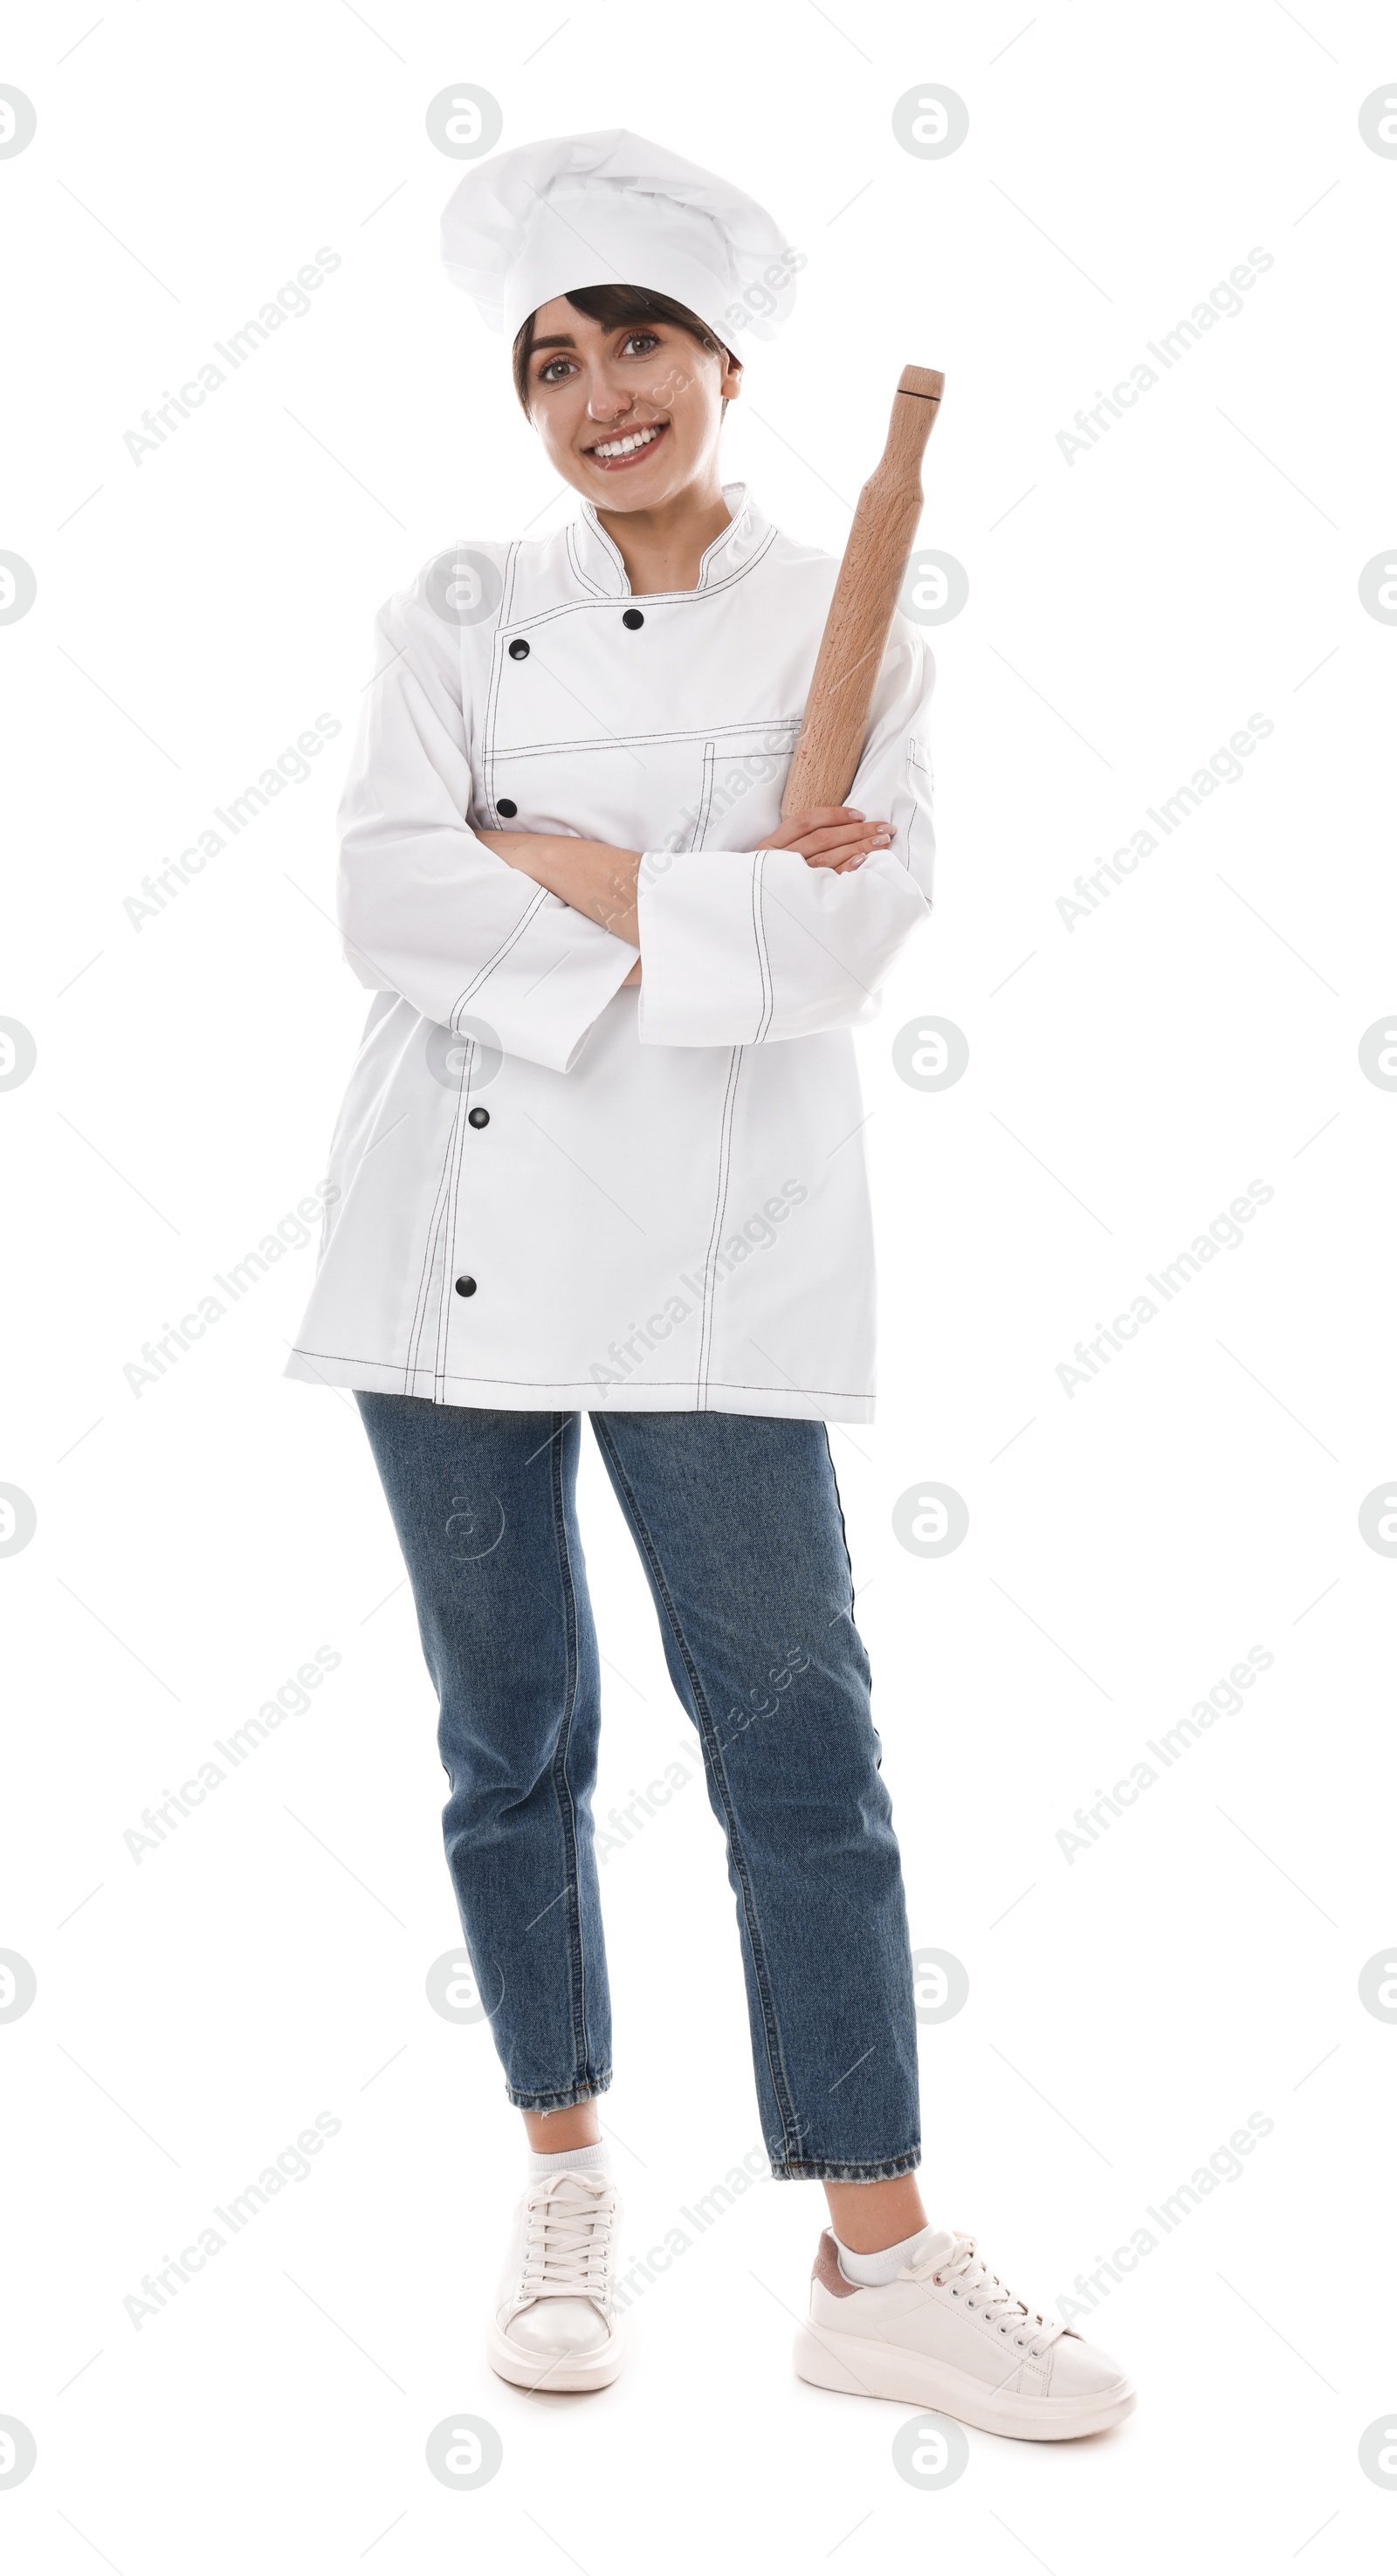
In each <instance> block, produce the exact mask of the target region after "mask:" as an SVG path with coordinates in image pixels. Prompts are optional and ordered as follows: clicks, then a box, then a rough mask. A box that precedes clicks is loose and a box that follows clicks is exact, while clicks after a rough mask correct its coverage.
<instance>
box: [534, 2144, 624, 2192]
mask: <svg viewBox="0 0 1397 2576" xmlns="http://www.w3.org/2000/svg"><path fill="white" fill-rule="evenodd" d="M610 2171H611V2149H610V2147H609V2146H608V2145H607V2143H606V2140H605V2139H604V2138H599V2139H598V2140H597V2143H596V2145H595V2146H594V2147H564V2149H563V2152H562V2154H561V2155H560V2156H536V2155H535V2154H534V2152H533V2149H532V2148H530V2150H529V2180H530V2182H546V2181H547V2179H548V2177H549V2175H550V2174H557V2173H604V2174H609V2173H610Z"/></svg>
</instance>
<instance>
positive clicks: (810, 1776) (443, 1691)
mask: <svg viewBox="0 0 1397 2576" xmlns="http://www.w3.org/2000/svg"><path fill="white" fill-rule="evenodd" d="M356 1402H357V1403H358V1406H359V1410H360V1413H361V1414H362V1416H363V1419H364V1425H365V1429H366V1430H367V1432H368V1436H369V1441H370V1444H371V1446H372V1449H373V1453H374V1458H375V1462H376V1464H377V1467H378V1471H379V1475H380V1477H381V1479H382V1482H383V1487H384V1491H385V1493H386V1495H387V1498H388V1506H389V1509H390V1511H391V1512H392V1515H393V1519H394V1522H395V1524H396V1527H397V1532H398V1537H399V1539H400V1541H401V1543H402V1549H403V1555H404V1557H405V1559H406V1562H407V1568H408V1573H409V1576H410V1578H411V1582H412V1589H413V1595H414V1599H415V1601H416V1605H417V1619H418V1629H419V1633H420V1636H421V1639H422V1647H423V1652H424V1654H425V1656H426V1659H427V1669H428V1671H429V1672H430V1674H431V1676H432V1680H433V1682H434V1684H435V1686H436V1691H437V1696H438V1699H439V1701H440V1704H441V1725H440V1732H439V1736H438V1742H439V1745H440V1749H441V1759H442V1764H443V1767H444V1769H445V1772H446V1776H447V1779H448V1781H449V1783H450V1795H449V1797H448V1800H447V1804H446V1808H445V1811H444V1817H443V1822H444V1826H445V1834H446V1857H447V1865H448V1867H449V1869H450V1871H451V1877H452V1882H453V1885H454V1887H455V1892H456V1901H457V1905H458V1908H459V1911H460V1917H461V1928H462V1931H463V1932H464V1934H465V1939H466V1945H467V1948H468V1950H469V1952H470V1957H471V1964H472V1967H473V1968H474V1971H475V1976H476V1980H477V1983H478V1985H479V1988H480V1993H481V1997H482V1999H483V2001H484V2003H485V2005H486V2009H487V2011H488V2012H489V2014H490V2021H491V2028H492V2030H493V2033H494V2039H495V2046H496V2048H497V2050H498V2052H499V2055H500V2059H501V2062H502V2064H503V2067H504V2072H505V2090H506V2092H507V2094H508V2096H509V2099H510V2101H511V2102H514V2103H517V2104H518V2105H519V2106H520V2108H521V2109H523V2110H526V2111H553V2110H560V2109H562V2108H563V2107H564V2106H565V2105H567V2104H569V2103H573V2102H582V2101H586V2100H587V2099H588V2098H589V2096H590V2095H592V2094H594V2093H601V2092H604V2091H605V2089H606V2087H607V2086H608V2084H609V2083H610V2081H611V2008H610V2001H609V1996H608V1992H607V1976H606V1953H605V1948H604V1944H603V1939H602V1923H601V1910H600V1901H599V1895H598V1887H597V1866H596V1859H595V1855H594V1851H593V1840H592V1810H591V1802H592V1790H593V1785H594V1782H595V1779H596V1769H597V1742H598V1733H599V1725H600V1689H599V1675H598V1660H597V1641H596V1634H595V1631H594V1628H593V1625H592V1613H591V1605H590V1602H589V1601H588V1597H587V1583H586V1572H585V1568H584V1564H583V1557H582V1548H581V1543H580V1540H579V1536H578V1527H577V1518H576V1483H577V1462H578V1456H579V1453H580V1449H581V1439H582V1418H581V1415H580V1414H577V1413H505V1412H494V1411H482V1410H477V1409H475V1408H471V1407H466V1406H460V1405H436V1404H431V1403H429V1402H428V1401H426V1399H424V1398H422V1397H419V1396H405V1395H371V1394H359V1395H358V1396H357V1397H356ZM588 1418H589V1420H590V1422H591V1425H592V1429H593V1431H594V1432H595V1434H596V1438H597V1442H598V1444H599V1446H600V1449H601V1453H602V1457H603V1459H604V1460H605V1463H606V1469H607V1473H608V1474H609V1476H610V1478H611V1482H612V1485H613V1486H614V1488H615V1491H616V1496H617V1500H618V1501H619V1503H620V1505H621V1509H622V1511H623V1512H624V1514H625V1516H626V1519H627V1522H628V1523H629V1526H630V1530H631V1534H632V1536H633V1538H634V1540H635V1543H636V1546H637V1548H638V1549H639V1551H640V1556H641V1561H642V1563H643V1565H644V1567H645V1572H646V1575H647V1577H648V1579H649V1584H650V1589H651V1592H652V1594H653V1595H654V1600H655V1607H656V1610H657V1612H658V1614H659V1621H660V1630H661V1635H662V1637H663V1640H664V1649H665V1656H666V1660H667V1662H668V1665H669V1670H670V1676H671V1679H672V1680H673V1683H674V1687H675V1690H676V1691H677V1693H678V1695H679V1697H680V1699H681V1700H682V1702H683V1704H684V1707H685V1709H686V1710H687V1711H688V1714H689V1717H690V1718H691V1720H692V1721H693V1724H694V1726H695V1727H696V1728H697V1730H698V1734H699V1738H700V1740H701V1743H702V1747H703V1758H704V1766H705V1774H706V1778H707V1784H708V1796H709V1801H710V1804H711V1805H712V1808H713V1811H714V1814H715V1815H716V1816H717V1818H718V1821H719V1823H720V1825H721V1826H722V1828H723V1833H724V1836H725V1838H726V1842H727V1855H728V1877H729V1880H730V1882H731V1885H732V1889H733V1894H734V1896H735V1898H736V1900H737V1921H738V1930H739V1934H740V1937H741V1943H742V1962H743V1968H744V1972H745V1976H746V1987H747V2004H748V2012H749V2017H750V2022H751V2035H752V2055H753V2062H754V2065H755V2069H756V2082H757V2097H758V2102H759V2105H760V2110H761V2120H762V2131H763V2135H764V2137H765V2140H766V2147H767V2153H768V2155H769V2156H770V2159H771V2165H772V2171H773V2172H774V2173H775V2174H778V2175H781V2176H782V2177H802V2178H804V2177H809V2176H819V2177H822V2178H825V2179H827V2180H829V2181H838V2182H872V2181H877V2180H881V2179H883V2178H884V2177H886V2176H888V2175H892V2174H901V2173H910V2172H911V2171H912V2170H913V2168H914V2167H915V2166H916V2165H918V2164H919V2163H920V2161H921V2137H920V2122H919V2115H918V2099H917V2032H916V2019H915V2014H914V2008H913V1994H912V1969H911V1958H910V1952H909V1945H908V1934H907V1915H906V1908H905V1904H904V1900H903V1888H902V1870H901V1863H900V1861H899V1858H898V1848H897V1841H896V1837H895V1835H894V1833H893V1828H892V1808H891V1802H890V1800H889V1797H888V1793H887V1790H886V1788H885V1787H884V1785H883V1779H882V1774H881V1770H880V1767H879V1762H880V1751H881V1747H880V1744H879V1739H878V1735H877V1733H876V1731H875V1729H874V1725H873V1721H872V1717H871V1714H870V1710H869V1666H868V1657H867V1655H866V1654H865V1652H864V1647H863V1641H862V1639H861V1638H860V1636H859V1633H858V1630H857V1628H856V1627H855V1625H854V1611H853V1581H852V1576H851V1573H850V1567H849V1556H848V1550H847V1547H846V1545H845V1540H844V1520H843V1514H842V1512H841V1509H840V1504H839V1494H838V1488H837V1486H836V1484H835V1477H834V1466H833V1462H832V1460H831V1458H830V1451H829V1436H828V1433H827V1431H826V1429H825V1426H824V1424H823V1422H804V1421H794V1422H792V1421H784V1420H776V1419H774V1418H771V1417H769V1416H766V1415H756V1416H752V1415H744V1414H731V1413H596V1414H591V1415H589V1417H588Z"/></svg>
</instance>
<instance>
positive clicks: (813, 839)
mask: <svg viewBox="0 0 1397 2576" xmlns="http://www.w3.org/2000/svg"><path fill="white" fill-rule="evenodd" d="M891 838H892V835H891V833H890V832H888V831H887V830H886V828H881V829H877V830H874V829H870V827H869V826H868V825H867V824H865V825H864V826H863V828H862V829H861V830H859V831H857V832H851V831H848V830H847V829H846V830H844V831H831V832H808V833H806V834H805V835H804V837H803V838H802V839H801V840H800V842H799V843H798V844H797V847H798V848H799V850H800V854H801V856H802V858H806V859H813V858H822V857H824V856H825V855H826V854H827V853H830V852H832V853H834V854H835V855H836V856H838V857H840V858H847V857H848V855H849V852H850V851H851V850H868V849H872V848H874V847H875V845H879V844H881V845H883V846H886V844H887V842H888V841H889V840H890V839H891Z"/></svg>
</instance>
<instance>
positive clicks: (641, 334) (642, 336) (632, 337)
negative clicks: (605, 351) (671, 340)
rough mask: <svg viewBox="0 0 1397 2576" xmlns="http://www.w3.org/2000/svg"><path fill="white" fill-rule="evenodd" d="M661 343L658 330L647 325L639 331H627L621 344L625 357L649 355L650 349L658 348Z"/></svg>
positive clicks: (644, 356)
mask: <svg viewBox="0 0 1397 2576" xmlns="http://www.w3.org/2000/svg"><path fill="white" fill-rule="evenodd" d="M642 344H643V345H642ZM659 345H660V335H659V333H658V331H652V330H650V329H649V327H648V325H647V326H646V327H644V328H642V329H641V330H639V331H630V332H628V333H627V335H626V337H625V339H624V340H623V342H622V344H621V353H622V356H623V357H636V358H646V357H648V356H649V354H650V351H651V350H652V349H658V347H659Z"/></svg>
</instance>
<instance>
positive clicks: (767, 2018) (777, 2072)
mask: <svg viewBox="0 0 1397 2576" xmlns="http://www.w3.org/2000/svg"><path fill="white" fill-rule="evenodd" d="M591 1422H592V1428H593V1430H594V1431H595V1433H596V1435H597V1438H598V1440H599V1441H604V1442H605V1445H606V1448H607V1451H608V1453H609V1455H610V1457H611V1460H612V1463H613V1465H614V1467H615V1470H616V1474H617V1477H618V1478H619V1480H620V1484H621V1487H622V1491H623V1492H624V1494H625V1497H626V1501H627V1504H628V1505H629V1508H630V1510H631V1513H632V1515H633V1517H634V1521H635V1527H636V1530H637V1533H638V1535H639V1538H640V1543H641V1545H642V1547H643V1548H644V1550H645V1556H646V1561H647V1563H648V1564H649V1566H650V1569H651V1572H652V1573H653V1575H654V1579H655V1588H656V1590H657V1591H658V1593H659V1595H660V1598H661V1600H662V1601H663V1603H664V1606H665V1615H666V1617H667V1618H668V1620H669V1623H670V1626H671V1628H672V1629H673V1631H674V1636H675V1642H676V1644H677V1645H678V1647H679V1651H680V1653H681V1655H682V1656H683V1658H684V1669H685V1671H686V1672H687V1674H688V1676H689V1682H690V1686H691V1688H692V1690H693V1694H694V1701H695V1705H696V1706H697V1709H698V1712H699V1724H700V1729H701V1731H702V1734H703V1737H704V1741H705V1744H706V1748H707V1751H708V1757H709V1766H710V1769H711V1771H712V1775H713V1778H714V1780H715V1781H716V1783H717V1786H718V1789H719V1793H720V1795H721V1797H722V1801H723V1815H724V1819H725V1821H726V1825H727V1833H728V1848H729V1850H730V1851H731V1853H732V1857H733V1865H734V1867H735V1868H736V1870H737V1874H738V1880H739V1883H740V1885H741V1889H742V1908H743V1914H744V1917H745V1920H746V1924H747V1937H748V1939H749V1941H750V1942H751V1945H752V1967H753V1971H754V1974H755V1976H756V1980H757V1991H758V1994H759V1995H760V1997H761V2006H762V2030H763V2035H764V2037H765V2040H766V2055H767V2069H768V2072H769V2074H770V2077H771V2086H772V2091H773V2093H774V2094H775V2097H776V2101H777V2105H778V2107H779V2109H780V2113H781V2118H782V2121H783V2123H784V2125H785V2129H786V2132H787V2135H788V2136H791V2135H793V2134H794V2133H796V2132H797V2131H798V2130H799V2126H800V2123H799V2120H798V2118H797V2116H796V2111H795V2105H794V2103H793V2101H792V2099H791V2088H790V2082H789V2079H788V2076H787V2073H786V2065H785V2058H784V2054H783V2051H782V2048H781V2033H780V2028H779V2025H778V2023H777V2019H776V2007H775V2000H774V1997H773V1995H772V1991H771V1979H770V1974H769V1972H768V1969H767V1964H766V1952H765V1946H764V1944H763V1941H762V1934H761V1924H760V1921H759V1919H758V1915H757V1908H756V1900H755V1898H754V1896H753V1893H752V1885H751V1879H750V1876H749V1873H748V1869H747V1863H746V1858H745V1856H744V1854H743V1850H742V1844H741V1840H740V1837H739V1835H738V1830H737V1813H736V1809H735V1808H734V1805H733V1802H732V1796H731V1792H730V1789H729V1786H728V1777H727V1773H726V1771H725V1770H724V1768H723V1764H722V1760H721V1758H720V1747H719V1746H718V1743H717V1741H716V1732H715V1729H714V1725H713V1719H712V1716H711V1714H710V1711H709V1707H708V1702H707V1700H706V1698H705V1697H704V1692H703V1685H702V1683H701V1681H700V1680H699V1675H698V1667H697V1665H696V1664H695V1662H694V1658H693V1656H692V1654H691V1653H690V1651H689V1641H688V1639H687V1637H686V1636H685V1634H684V1630H683V1627H682V1625H681V1622H680V1618H679V1613H678V1611H677V1610H676V1608H675V1605H674V1602H673V1599H672V1598H671V1595H670V1590H669V1586H668V1584H667V1583H666V1581H665V1578H664V1573H663V1569H662V1568H661V1565H660V1562H659V1558H658V1556H657V1554H656V1551H655V1547H654V1543H653V1541H652V1539H651V1536H650V1532H649V1530H648V1528H647V1527H646V1523H645V1518H644V1515H643V1513H642V1512H641V1509H640V1505H639V1503H638V1502H637V1500H636V1497H635V1494H634V1492H633V1490H632V1487H631V1483H630V1479H629V1478H628V1476H627V1475H626V1472H625V1469H624V1467H623V1466H622V1464H621V1460H620V1457H619V1455H618V1453H617V1450H616V1445H615V1442H614V1441H613V1440H612V1438H611V1436H610V1429H609V1426H608V1424H607V1423H606V1421H605V1419H604V1418H603V1417H602V1416H599V1415H597V1414H595V1413H594V1414H593V1415H592V1416H591Z"/></svg>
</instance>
